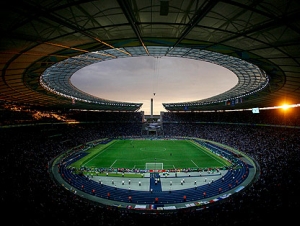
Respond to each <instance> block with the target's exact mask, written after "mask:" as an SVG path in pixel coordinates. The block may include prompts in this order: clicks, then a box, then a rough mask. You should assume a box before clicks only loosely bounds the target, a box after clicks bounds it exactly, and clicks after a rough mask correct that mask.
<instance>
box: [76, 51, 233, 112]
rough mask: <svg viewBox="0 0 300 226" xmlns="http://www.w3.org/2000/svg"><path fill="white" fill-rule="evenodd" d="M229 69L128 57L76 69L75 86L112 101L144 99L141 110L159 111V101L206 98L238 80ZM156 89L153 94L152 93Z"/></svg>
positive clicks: (188, 61) (179, 60)
mask: <svg viewBox="0 0 300 226" xmlns="http://www.w3.org/2000/svg"><path fill="white" fill-rule="evenodd" d="M237 81H238V79H237V77H236V75H235V74H234V73H233V72H231V71H230V70H228V69H226V68H224V67H221V66H219V65H215V64H211V63H208V62H203V61H198V60H192V59H183V58H175V57H161V58H154V57H150V56H149V57H147V56H143V57H131V58H129V57H128V58H120V59H115V60H108V61H104V62H101V63H96V64H92V65H90V66H88V67H85V68H82V69H81V70H79V71H77V72H76V73H75V74H74V75H73V76H72V77H71V82H72V84H73V85H74V86H76V87H77V88H78V89H80V90H82V91H84V92H87V93H89V94H92V95H94V96H97V97H101V98H104V99H108V100H114V101H125V102H134V103H143V107H142V109H141V110H142V111H144V112H145V114H146V115H149V114H150V112H151V98H153V100H154V101H153V106H154V107H153V113H154V114H159V113H160V111H164V110H165V109H164V108H163V106H162V103H178V102H185V101H195V100H200V99H205V98H208V97H211V96H214V95H217V94H220V93H223V92H225V91H227V90H229V89H231V88H232V87H234V86H235V85H236V84H237ZM154 93H155V95H154Z"/></svg>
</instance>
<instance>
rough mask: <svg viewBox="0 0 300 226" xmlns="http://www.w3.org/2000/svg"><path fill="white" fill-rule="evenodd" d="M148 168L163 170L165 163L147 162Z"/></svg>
mask: <svg viewBox="0 0 300 226" xmlns="http://www.w3.org/2000/svg"><path fill="white" fill-rule="evenodd" d="M145 168H146V170H163V169H164V164H163V163H162V162H147V163H146V166H145Z"/></svg>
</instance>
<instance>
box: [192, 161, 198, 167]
mask: <svg viewBox="0 0 300 226" xmlns="http://www.w3.org/2000/svg"><path fill="white" fill-rule="evenodd" d="M191 162H192V163H193V164H194V165H195V166H197V164H196V163H195V162H194V161H193V160H191ZM197 167H198V168H199V166H197Z"/></svg>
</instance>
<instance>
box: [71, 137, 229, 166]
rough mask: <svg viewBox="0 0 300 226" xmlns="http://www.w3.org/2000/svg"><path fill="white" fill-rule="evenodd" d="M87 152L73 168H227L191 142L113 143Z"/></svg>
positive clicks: (223, 161)
mask: <svg viewBox="0 0 300 226" xmlns="http://www.w3.org/2000/svg"><path fill="white" fill-rule="evenodd" d="M88 152H89V154H88V155H87V156H86V157H84V158H82V159H80V160H79V161H77V162H75V163H73V164H72V166H75V167H76V168H79V167H81V166H84V167H88V168H115V169H116V168H128V169H162V168H163V169H166V170H167V169H187V168H191V169H195V168H196V169H198V168H202V169H203V168H215V167H218V168H220V167H223V166H228V165H230V163H229V162H227V161H226V160H225V159H223V158H220V157H219V156H217V155H215V154H213V153H211V152H210V151H208V150H207V149H205V148H204V147H202V146H200V145H199V144H197V143H195V142H193V141H190V140H134V139H133V140H114V141H112V142H110V143H108V144H99V145H97V146H95V147H93V148H91V149H89V150H88ZM149 163H150V164H149ZM161 163H162V164H161ZM146 165H147V166H146Z"/></svg>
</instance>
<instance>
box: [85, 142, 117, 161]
mask: <svg viewBox="0 0 300 226" xmlns="http://www.w3.org/2000/svg"><path fill="white" fill-rule="evenodd" d="M114 144H115V142H114V143H112V144H110V145H109V147H111V146H112V145H114ZM106 151H107V148H104V149H103V150H102V151H100V152H99V153H98V154H97V155H94V157H93V158H91V159H90V160H89V161H87V162H86V163H85V164H83V166H85V165H86V164H88V163H89V162H90V161H92V160H93V159H94V158H96V157H98V156H99V155H101V154H103V153H104V152H106Z"/></svg>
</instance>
